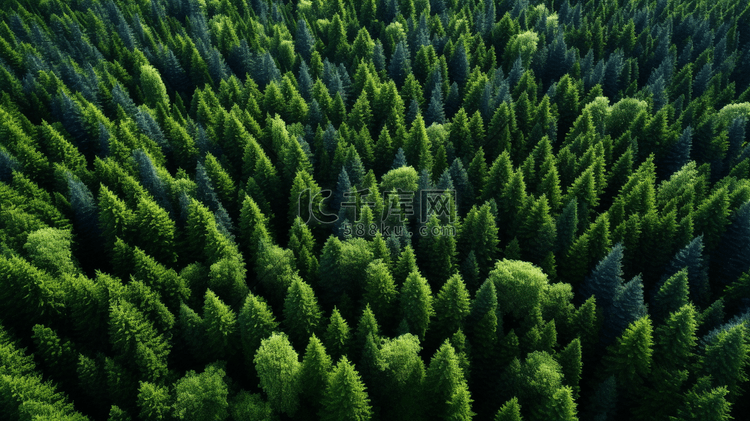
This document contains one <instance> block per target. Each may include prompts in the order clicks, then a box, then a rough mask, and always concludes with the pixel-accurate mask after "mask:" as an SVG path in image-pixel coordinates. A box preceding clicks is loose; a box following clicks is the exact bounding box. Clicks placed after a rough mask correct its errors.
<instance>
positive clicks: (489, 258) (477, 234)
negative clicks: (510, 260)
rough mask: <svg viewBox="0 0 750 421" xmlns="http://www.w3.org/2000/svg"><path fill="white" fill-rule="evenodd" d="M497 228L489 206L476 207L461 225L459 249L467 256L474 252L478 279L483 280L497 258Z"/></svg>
mask: <svg viewBox="0 0 750 421" xmlns="http://www.w3.org/2000/svg"><path fill="white" fill-rule="evenodd" d="M497 233H498V228H497V226H496V225H495V217H494V216H493V215H492V213H491V212H490V205H489V204H487V203H485V204H484V205H482V207H480V208H477V207H476V206H475V207H473V208H472V209H471V211H469V214H468V215H466V219H464V221H463V223H462V225H461V232H460V234H459V240H458V244H459V247H460V248H461V249H462V250H463V251H464V253H466V255H468V253H469V251H470V250H473V251H474V254H475V256H476V260H477V264H478V267H479V277H480V279H483V278H484V276H486V274H487V273H488V272H489V270H490V267H491V265H492V262H494V260H495V259H496V258H497V253H498V250H497V244H498V235H497Z"/></svg>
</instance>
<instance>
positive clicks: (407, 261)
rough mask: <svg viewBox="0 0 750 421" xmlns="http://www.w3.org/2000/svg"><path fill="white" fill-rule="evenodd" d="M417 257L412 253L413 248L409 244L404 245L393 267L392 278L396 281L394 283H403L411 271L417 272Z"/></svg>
mask: <svg viewBox="0 0 750 421" xmlns="http://www.w3.org/2000/svg"><path fill="white" fill-rule="evenodd" d="M418 271H419V269H418V268H417V258H416V257H415V255H414V249H413V248H412V247H411V245H408V244H407V245H406V246H405V247H404V249H403V250H402V251H401V254H399V256H398V260H397V261H396V265H395V266H394V267H393V280H394V281H396V285H403V284H404V282H406V278H407V277H408V276H409V275H410V274H411V273H412V272H418Z"/></svg>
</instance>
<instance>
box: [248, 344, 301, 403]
mask: <svg viewBox="0 0 750 421" xmlns="http://www.w3.org/2000/svg"><path fill="white" fill-rule="evenodd" d="M254 361H255V370H256V371H257V372H258V378H259V379H260V387H261V388H262V389H263V391H264V392H266V395H267V396H268V401H269V402H270V403H271V405H272V406H273V407H274V409H275V410H276V411H278V412H282V413H284V414H287V415H289V416H292V415H293V414H294V413H296V412H297V409H298V407H299V390H300V362H299V358H298V356H297V352H296V351H295V350H294V348H293V347H292V345H291V344H290V343H289V339H287V337H286V335H284V334H280V333H273V334H272V335H271V336H270V337H268V338H266V339H263V341H262V342H261V344H260V348H258V351H257V352H256V353H255V359H254Z"/></svg>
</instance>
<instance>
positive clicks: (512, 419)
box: [495, 397, 522, 421]
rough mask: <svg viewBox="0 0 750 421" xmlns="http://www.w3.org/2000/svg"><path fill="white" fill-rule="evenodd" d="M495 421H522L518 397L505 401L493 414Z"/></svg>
mask: <svg viewBox="0 0 750 421" xmlns="http://www.w3.org/2000/svg"><path fill="white" fill-rule="evenodd" d="M495 421H522V418H521V405H520V404H519V403H518V398H516V397H513V398H511V399H510V400H509V401H507V402H505V403H504V404H503V406H502V407H500V409H499V410H498V411H497V414H496V415H495Z"/></svg>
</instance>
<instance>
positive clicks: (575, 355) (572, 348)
mask: <svg viewBox="0 0 750 421" xmlns="http://www.w3.org/2000/svg"><path fill="white" fill-rule="evenodd" d="M557 361H558V362H559V363H560V367H561V368H562V373H563V383H564V384H565V385H566V386H570V388H571V389H572V391H573V397H574V398H577V397H578V394H579V390H580V386H579V383H580V381H581V374H582V368H583V363H582V362H581V340H580V339H579V338H575V339H573V340H572V341H571V342H570V343H569V344H568V345H567V346H566V347H565V348H563V350H562V351H561V352H560V353H559V354H558V356H557Z"/></svg>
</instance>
